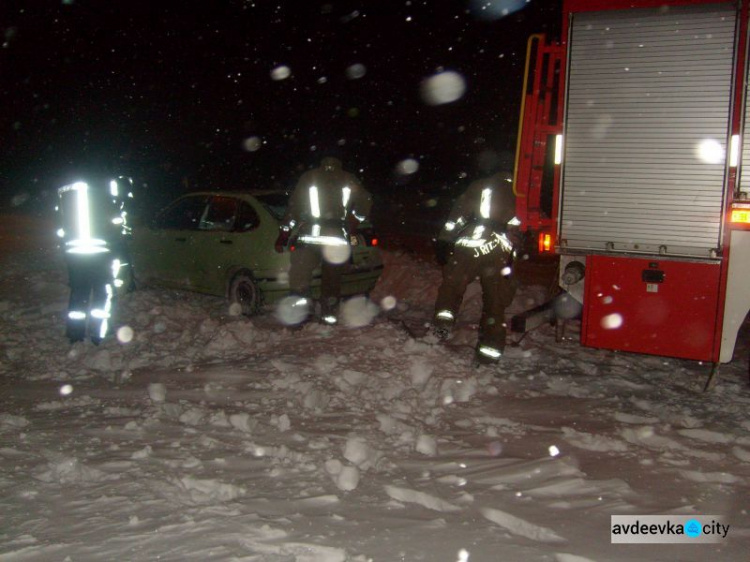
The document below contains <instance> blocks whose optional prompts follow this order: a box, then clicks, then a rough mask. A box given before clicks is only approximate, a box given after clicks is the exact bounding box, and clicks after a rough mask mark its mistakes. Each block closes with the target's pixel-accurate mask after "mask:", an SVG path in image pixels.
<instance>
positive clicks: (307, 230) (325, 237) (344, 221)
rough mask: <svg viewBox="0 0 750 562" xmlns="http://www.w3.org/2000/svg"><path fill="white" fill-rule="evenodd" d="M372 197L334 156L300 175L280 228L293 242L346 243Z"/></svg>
mask: <svg viewBox="0 0 750 562" xmlns="http://www.w3.org/2000/svg"><path fill="white" fill-rule="evenodd" d="M371 207H372V198H371V197H370V194H369V193H368V192H367V190H365V188H364V187H362V185H361V184H360V183H359V180H357V178H356V177H355V176H354V175H352V174H350V173H348V172H346V171H344V170H343V169H341V163H340V162H339V161H338V160H336V159H335V158H324V159H323V162H322V164H321V166H320V167H319V168H316V169H314V170H309V171H307V172H305V173H304V174H302V176H301V177H300V179H299V181H298V182H297V185H296V187H295V188H294V191H293V192H292V195H291V197H290V199H289V206H288V207H287V211H286V214H285V216H284V218H283V220H282V227H281V228H282V230H284V231H286V232H289V233H291V236H292V237H293V238H295V242H296V243H297V244H313V245H332V246H338V245H349V243H350V238H349V236H350V234H352V233H353V231H355V230H356V228H357V226H358V225H359V224H361V223H362V222H363V221H364V220H365V219H366V218H367V216H368V215H369V213H370V209H371Z"/></svg>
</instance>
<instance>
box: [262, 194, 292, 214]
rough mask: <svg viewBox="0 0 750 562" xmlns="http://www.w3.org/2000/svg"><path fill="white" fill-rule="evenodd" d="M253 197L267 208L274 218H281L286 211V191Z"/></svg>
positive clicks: (287, 200)
mask: <svg viewBox="0 0 750 562" xmlns="http://www.w3.org/2000/svg"><path fill="white" fill-rule="evenodd" d="M255 198H256V199H257V200H258V201H260V203H261V204H262V205H263V206H264V207H265V208H266V209H267V210H268V212H269V213H271V215H273V217H274V218H276V219H278V220H281V219H282V218H283V216H284V213H285V212H286V206H287V203H288V202H289V195H288V194H286V193H266V194H264V195H256V196H255Z"/></svg>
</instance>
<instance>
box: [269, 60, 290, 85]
mask: <svg viewBox="0 0 750 562" xmlns="http://www.w3.org/2000/svg"><path fill="white" fill-rule="evenodd" d="M291 75H292V70H291V69H290V68H289V67H288V66H286V65H284V64H282V65H279V66H277V67H276V68H274V69H273V70H272V71H271V78H272V79H273V80H277V81H278V80H286V79H287V78H289V77H290V76H291Z"/></svg>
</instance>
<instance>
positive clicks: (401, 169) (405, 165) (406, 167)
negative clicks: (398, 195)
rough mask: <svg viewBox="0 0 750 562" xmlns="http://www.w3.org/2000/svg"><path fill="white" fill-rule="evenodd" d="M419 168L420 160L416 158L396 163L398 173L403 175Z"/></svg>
mask: <svg viewBox="0 0 750 562" xmlns="http://www.w3.org/2000/svg"><path fill="white" fill-rule="evenodd" d="M417 170H419V162H417V161H416V160H415V159H414V158H406V159H404V160H401V162H399V163H398V164H396V173H397V174H399V175H401V176H408V175H411V174H413V173H415V172H416V171H417Z"/></svg>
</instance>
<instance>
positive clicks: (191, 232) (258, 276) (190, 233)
mask: <svg viewBox="0 0 750 562" xmlns="http://www.w3.org/2000/svg"><path fill="white" fill-rule="evenodd" d="M287 199H288V195H287V194H285V193H284V192H279V191H265V192H221V193H219V192H198V193H190V194H188V195H184V196H182V197H180V198H178V199H177V200H175V201H174V202H172V203H171V204H170V205H169V206H167V207H166V208H165V209H164V210H162V211H161V212H160V213H159V214H158V215H157V216H156V218H155V219H154V220H153V221H151V223H150V224H148V225H143V226H141V227H136V228H134V229H133V237H132V240H131V247H130V249H131V258H132V262H133V270H134V277H135V282H136V285H138V284H146V285H160V286H164V287H171V288H175V289H184V290H188V291H196V292H200V293H207V294H210V295H217V296H224V297H226V298H228V299H229V301H230V302H232V303H238V304H239V305H240V306H241V307H242V313H243V314H246V315H248V316H250V315H253V314H255V313H257V312H258V311H259V310H260V309H261V306H262V305H263V304H273V303H275V302H277V301H279V300H280V299H282V298H283V297H285V296H286V295H288V293H289V283H288V278H289V275H288V272H289V264H290V259H289V255H290V254H289V250H285V251H284V253H281V254H279V253H277V252H276V251H275V250H274V243H275V241H276V237H277V236H278V233H279V224H280V220H281V217H282V216H283V214H284V210H285V208H286V204H287ZM369 232H370V231H369V230H368V229H362V230H360V232H359V233H358V234H356V235H355V236H352V257H351V259H350V263H349V265H348V266H347V269H346V270H345V272H344V275H343V278H342V283H341V289H342V296H345V297H346V296H351V295H357V294H367V293H369V292H370V291H371V290H372V289H373V287H375V283H377V281H378V278H379V277H380V274H381V273H382V271H383V262H382V260H381V258H380V254H379V252H378V249H377V248H376V247H375V245H376V244H377V239H375V238H373V237H372V236H371V235H370V234H369ZM312 292H313V295H312V296H313V297H318V296H319V293H320V270H319V269H318V270H317V271H316V272H315V275H314V278H313V285H312Z"/></svg>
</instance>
